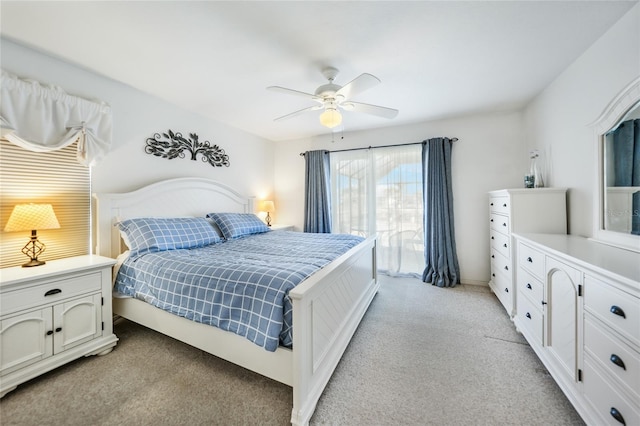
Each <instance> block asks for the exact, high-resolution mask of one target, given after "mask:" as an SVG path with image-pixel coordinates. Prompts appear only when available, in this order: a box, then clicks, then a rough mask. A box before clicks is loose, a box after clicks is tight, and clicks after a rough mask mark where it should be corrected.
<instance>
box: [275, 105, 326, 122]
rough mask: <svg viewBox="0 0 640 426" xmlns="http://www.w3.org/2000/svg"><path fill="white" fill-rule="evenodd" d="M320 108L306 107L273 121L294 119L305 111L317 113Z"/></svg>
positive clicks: (317, 106)
mask: <svg viewBox="0 0 640 426" xmlns="http://www.w3.org/2000/svg"><path fill="white" fill-rule="evenodd" d="M322 108H324V106H323V105H314V106H311V107H308V108H304V109H301V110H298V111H294V112H292V113H289V114H287V115H283V116H282V117H278V118H276V119H274V120H273V121H282V120H287V119H289V118H291V117H295V116H296V115H300V114H302V113H305V112H307V111H317V110H319V109H322Z"/></svg>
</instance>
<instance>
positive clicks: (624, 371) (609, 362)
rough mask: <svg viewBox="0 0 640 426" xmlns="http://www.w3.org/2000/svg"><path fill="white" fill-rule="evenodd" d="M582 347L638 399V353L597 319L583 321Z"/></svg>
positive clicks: (639, 363) (639, 387) (639, 370)
mask: <svg viewBox="0 0 640 426" xmlns="http://www.w3.org/2000/svg"><path fill="white" fill-rule="evenodd" d="M584 347H585V350H586V351H587V353H589V354H591V356H593V357H594V359H596V360H597V361H599V364H600V366H601V367H602V368H603V369H605V370H606V371H608V372H609V373H610V374H611V375H613V376H615V377H617V378H618V379H619V380H620V381H621V382H622V383H624V384H625V386H627V387H628V388H629V389H631V391H633V392H634V393H635V397H636V399H637V400H638V401H640V354H639V353H638V352H636V351H634V350H633V349H632V348H630V347H629V346H628V345H626V344H624V343H623V342H621V341H620V339H618V338H616V337H614V336H613V335H612V334H611V332H610V331H607V330H606V329H605V328H604V327H603V326H602V325H600V324H599V323H598V321H597V320H595V319H592V318H591V317H590V315H587V316H586V318H585V321H584Z"/></svg>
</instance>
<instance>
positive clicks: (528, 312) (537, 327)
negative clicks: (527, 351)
mask: <svg viewBox="0 0 640 426" xmlns="http://www.w3.org/2000/svg"><path fill="white" fill-rule="evenodd" d="M516 299H517V302H516V303H517V309H516V312H517V314H516V315H517V316H518V319H519V321H518V323H519V324H520V325H521V326H522V328H524V329H525V330H524V331H525V336H526V337H528V338H532V339H533V340H534V342H530V343H532V344H535V345H542V327H543V323H542V310H541V308H540V306H539V305H534V304H533V302H531V301H530V300H529V299H528V298H526V297H519V296H518V297H516Z"/></svg>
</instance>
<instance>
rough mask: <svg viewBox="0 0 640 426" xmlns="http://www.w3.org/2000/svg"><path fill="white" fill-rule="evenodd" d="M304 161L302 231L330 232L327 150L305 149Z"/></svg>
mask: <svg viewBox="0 0 640 426" xmlns="http://www.w3.org/2000/svg"><path fill="white" fill-rule="evenodd" d="M304 161H305V181H304V191H305V203H304V232H317V233H327V234H328V233H331V196H330V193H329V188H330V185H329V173H330V169H329V151H324V150H321V151H307V152H305V154H304Z"/></svg>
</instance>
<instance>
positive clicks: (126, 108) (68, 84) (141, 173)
mask: <svg viewBox="0 0 640 426" xmlns="http://www.w3.org/2000/svg"><path fill="white" fill-rule="evenodd" d="M0 43H1V45H0V47H1V49H2V57H1V63H0V65H1V66H2V68H3V69H4V70H6V71H8V72H11V73H13V74H16V75H18V76H19V77H23V78H30V79H34V80H38V81H40V82H41V83H45V84H53V85H57V86H60V87H62V89H64V90H65V91H66V92H67V93H69V94H72V95H76V96H80V97H84V98H88V99H99V100H102V101H105V102H107V103H108V104H109V105H111V108H112V112H113V144H112V148H111V151H110V153H109V154H108V155H107V156H106V157H105V158H104V159H103V160H102V161H101V162H99V163H98V164H97V165H96V166H94V167H93V169H92V185H93V191H94V192H121V191H130V190H133V189H136V188H138V187H140V186H142V185H145V184H149V183H152V182H155V181H157V180H159V179H168V178H174V177H184V176H197V177H206V178H209V179H213V180H216V181H219V182H222V183H225V184H227V185H229V186H231V187H233V188H236V189H237V190H238V191H240V192H241V193H243V194H245V195H255V196H258V197H260V198H262V197H271V196H272V192H273V144H272V142H270V141H267V140H265V139H261V138H259V137H257V136H254V135H251V134H249V133H246V132H243V131H241V130H238V129H235V128H232V127H229V126H227V125H224V124H221V123H217V122H215V121H212V120H211V119H208V118H205V117H203V116H201V115H199V114H197V113H194V112H190V111H186V110H184V109H181V108H179V107H177V106H175V105H173V104H170V103H168V102H165V101H163V100H160V99H158V98H155V97H153V96H150V95H147V94H145V93H142V92H140V91H138V90H136V89H133V88H132V87H130V86H127V85H124V84H121V83H118V82H116V81H114V80H111V79H108V78H105V77H103V76H101V75H98V74H96V73H94V72H91V71H88V70H86V69H82V68H79V67H77V66H74V65H71V64H69V63H67V62H64V61H61V60H58V59H56V58H53V57H50V56H47V55H44V54H41V53H39V52H36V51H34V50H32V49H29V48H27V47H24V46H22V45H19V44H16V43H14V42H12V41H9V40H7V39H4V38H2V39H0ZM123 66H126V64H123ZM168 129H171V130H173V131H180V132H182V133H183V134H185V135H187V134H188V133H196V134H198V136H199V137H200V141H205V140H208V141H210V142H211V143H213V144H218V145H219V146H220V147H221V148H222V149H224V150H225V151H226V153H227V154H228V155H229V160H230V163H231V165H230V167H215V168H214V167H212V166H211V165H209V164H207V163H204V162H202V161H200V156H198V161H191V160H190V159H189V157H190V156H189V155H188V156H187V158H185V159H173V160H167V159H164V158H159V157H155V156H152V155H149V154H146V153H145V152H144V147H145V140H146V139H147V138H148V137H152V136H153V134H154V133H156V132H166V131H167V130H168ZM187 154H188V153H187Z"/></svg>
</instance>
